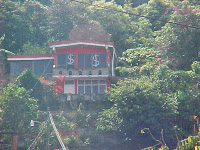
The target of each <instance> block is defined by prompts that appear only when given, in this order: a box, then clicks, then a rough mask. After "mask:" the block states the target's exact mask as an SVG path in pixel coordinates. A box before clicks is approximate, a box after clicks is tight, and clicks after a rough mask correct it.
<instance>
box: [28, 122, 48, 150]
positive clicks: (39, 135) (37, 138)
mask: <svg viewBox="0 0 200 150" xmlns="http://www.w3.org/2000/svg"><path fill="white" fill-rule="evenodd" d="M46 124H47V122H45V124H44V125H43V127H42V129H41V130H40V132H39V133H38V135H37V137H36V138H35V139H34V141H33V143H32V144H31V145H30V146H29V148H28V149H27V150H31V147H33V146H35V145H36V144H37V142H38V140H39V139H40V138H41V137H42V135H43V134H44V133H45V132H43V131H44V129H45V127H46Z"/></svg>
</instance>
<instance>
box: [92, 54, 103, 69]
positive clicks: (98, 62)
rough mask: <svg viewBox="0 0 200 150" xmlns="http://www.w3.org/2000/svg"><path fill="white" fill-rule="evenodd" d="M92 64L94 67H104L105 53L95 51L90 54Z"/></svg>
mask: <svg viewBox="0 0 200 150" xmlns="http://www.w3.org/2000/svg"><path fill="white" fill-rule="evenodd" d="M92 64H93V67H94V68H102V67H106V53H95V54H93V56H92Z"/></svg>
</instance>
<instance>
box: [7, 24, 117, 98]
mask: <svg viewBox="0 0 200 150" xmlns="http://www.w3.org/2000/svg"><path fill="white" fill-rule="evenodd" d="M69 39H70V40H69V41H59V42H51V43H50V48H51V50H52V53H51V54H35V55H9V56H8V60H9V61H10V76H11V79H15V78H16V77H17V76H18V75H19V74H20V73H22V71H23V70H25V69H27V68H29V69H30V70H31V71H32V73H33V74H35V75H37V76H38V77H41V76H42V77H45V80H48V81H49V82H50V83H51V84H53V85H54V89H55V90H56V91H57V92H58V93H63V94H68V93H71V94H73V95H96V94H104V93H105V91H109V87H110V84H111V82H114V81H115V79H116V78H115V71H114V67H115V60H116V58H117V57H116V52H115V48H114V46H113V43H112V42H110V40H109V36H108V34H107V33H106V32H105V31H104V30H103V29H102V28H100V27H98V26H96V25H83V26H81V27H75V28H74V29H72V31H71V32H70V35H69ZM11 82H12V81H11Z"/></svg>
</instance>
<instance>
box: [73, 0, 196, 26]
mask: <svg viewBox="0 0 200 150" xmlns="http://www.w3.org/2000/svg"><path fill="white" fill-rule="evenodd" d="M71 1H74V2H77V3H80V4H85V5H89V6H94V7H98V8H102V9H104V10H110V11H114V12H119V13H123V14H129V15H131V16H137V17H142V18H146V19H151V20H158V21H161V22H166V23H170V24H174V25H179V26H183V27H188V28H193V29H200V27H198V26H192V25H185V24H182V23H177V22H172V21H167V20H163V19H158V18H154V17H150V16H144V15H138V14H134V13H130V12H126V11H122V10H116V9H113V8H108V7H103V6H100V5H96V4H91V3H86V2H82V1H78V0H71Z"/></svg>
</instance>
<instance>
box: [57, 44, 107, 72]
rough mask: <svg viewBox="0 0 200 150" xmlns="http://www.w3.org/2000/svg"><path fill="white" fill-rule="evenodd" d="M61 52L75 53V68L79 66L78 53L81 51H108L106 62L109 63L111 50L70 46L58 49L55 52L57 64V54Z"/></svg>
mask: <svg viewBox="0 0 200 150" xmlns="http://www.w3.org/2000/svg"><path fill="white" fill-rule="evenodd" d="M59 53H73V54H74V68H75V69H77V68H78V54H79V53H106V57H107V58H106V60H105V61H106V62H107V64H109V52H106V49H105V48H99V47H70V48H62V49H57V50H56V53H54V65H55V66H57V54H59Z"/></svg>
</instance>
